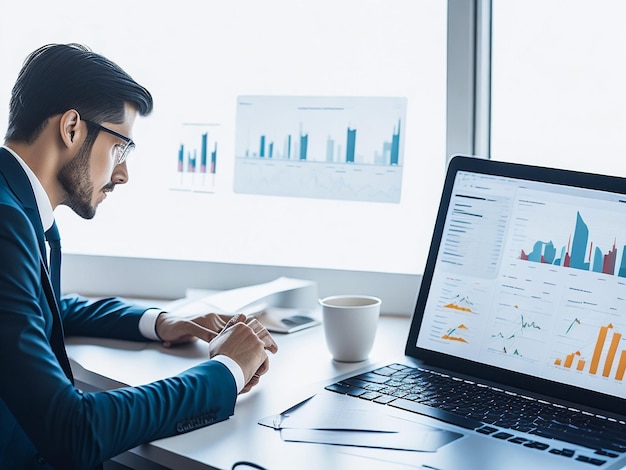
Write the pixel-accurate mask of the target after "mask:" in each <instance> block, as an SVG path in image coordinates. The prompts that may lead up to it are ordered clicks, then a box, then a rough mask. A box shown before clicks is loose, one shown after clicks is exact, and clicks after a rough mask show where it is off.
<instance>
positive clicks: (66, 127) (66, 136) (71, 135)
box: [59, 109, 87, 149]
mask: <svg viewBox="0 0 626 470" xmlns="http://www.w3.org/2000/svg"><path fill="white" fill-rule="evenodd" d="M80 123H81V119H80V114H79V113H78V111H76V110H75V109H70V110H68V111H65V112H64V113H63V114H62V115H61V120H60V121H59V132H60V135H61V141H62V142H63V144H64V145H65V147H67V148H68V149H74V148H75V147H76V146H77V145H78V144H79V142H82V140H84V138H85V136H83V135H82V134H85V133H86V132H87V128H86V127H85V126H80ZM81 137H82V139H81Z"/></svg>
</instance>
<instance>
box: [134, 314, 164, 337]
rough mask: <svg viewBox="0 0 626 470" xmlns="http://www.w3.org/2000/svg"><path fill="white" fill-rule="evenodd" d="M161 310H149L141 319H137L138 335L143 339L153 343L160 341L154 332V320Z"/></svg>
mask: <svg viewBox="0 0 626 470" xmlns="http://www.w3.org/2000/svg"><path fill="white" fill-rule="evenodd" d="M162 311H163V310H161V309H158V308H149V309H148V310H146V311H145V312H143V315H141V318H140V319H139V333H141V334H142V335H143V336H144V337H145V338H147V339H151V340H153V341H161V338H159V335H157V332H156V320H157V317H158V316H159V313H161V312H162Z"/></svg>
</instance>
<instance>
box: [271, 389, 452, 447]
mask: <svg viewBox="0 0 626 470" xmlns="http://www.w3.org/2000/svg"><path fill="white" fill-rule="evenodd" d="M328 400H332V403H329V402H328ZM338 400H344V403H338ZM355 402H356V403H355ZM367 404H368V403H367V402H363V403H359V402H358V401H356V400H353V399H346V397H342V396H341V395H337V396H332V397H328V396H325V395H316V396H314V397H312V398H310V399H308V400H307V401H306V402H305V403H303V404H302V406H295V407H292V408H291V409H290V410H287V411H285V412H283V413H281V414H280V415H275V416H269V417H267V418H264V419H262V420H260V421H259V424H261V425H263V426H268V427H272V428H274V429H276V430H279V431H280V435H281V438H282V439H283V440H284V441H290V442H310V443H318V444H335V445H346V446H356V447H370V448H376V449H394V450H409V451H419V452H435V451H436V450H437V449H438V448H439V447H441V446H443V445H445V444H447V443H449V442H452V441H454V440H455V439H458V438H459V437H462V435H461V434H459V433H456V432H453V431H448V430H445V429H439V428H436V427H432V426H428V425H425V424H422V423H418V422H416V421H410V420H407V419H403V418H398V417H395V416H391V415H388V414H386V413H384V412H378V411H374V410H372V409H369V408H368V407H367ZM338 405H340V406H338Z"/></svg>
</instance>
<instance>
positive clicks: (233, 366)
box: [211, 354, 246, 394]
mask: <svg viewBox="0 0 626 470" xmlns="http://www.w3.org/2000/svg"><path fill="white" fill-rule="evenodd" d="M211 360H212V361H217V362H221V363H222V364H224V365H225V366H226V368H227V369H228V370H229V371H230V373H231V374H233V378H234V379H235V384H236V386H237V393H238V394H239V392H241V390H243V387H244V386H245V385H246V384H245V382H244V380H245V378H244V376H243V370H241V367H239V364H237V363H236V362H235V361H234V360H233V359H231V358H230V357H228V356H224V355H223V354H218V355H217V356H215V357H212V358H211Z"/></svg>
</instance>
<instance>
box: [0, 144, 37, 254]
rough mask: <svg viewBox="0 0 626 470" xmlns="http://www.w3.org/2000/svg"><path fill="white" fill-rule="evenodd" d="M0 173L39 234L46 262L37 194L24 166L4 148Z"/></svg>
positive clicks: (0, 156)
mask: <svg viewBox="0 0 626 470" xmlns="http://www.w3.org/2000/svg"><path fill="white" fill-rule="evenodd" d="M0 173H2V174H3V175H4V176H5V178H6V180H7V184H8V186H9V188H10V189H11V191H12V192H13V194H15V195H16V196H17V198H18V199H19V200H20V202H21V203H22V207H23V208H24V212H25V213H26V215H27V217H28V219H29V220H30V223H31V225H32V226H33V228H34V229H35V233H36V234H37V241H38V242H39V252H40V253H41V256H42V257H43V259H44V260H45V259H46V255H45V254H46V242H45V236H44V232H43V227H42V225H41V217H40V216H39V209H38V208H37V201H36V200H35V193H33V188H32V186H31V185H30V181H29V180H28V176H26V173H24V169H23V168H22V166H21V165H20V164H19V163H18V162H17V160H15V158H14V157H13V155H11V153H10V152H8V151H7V150H5V149H3V148H0ZM46 266H47V263H46Z"/></svg>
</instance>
